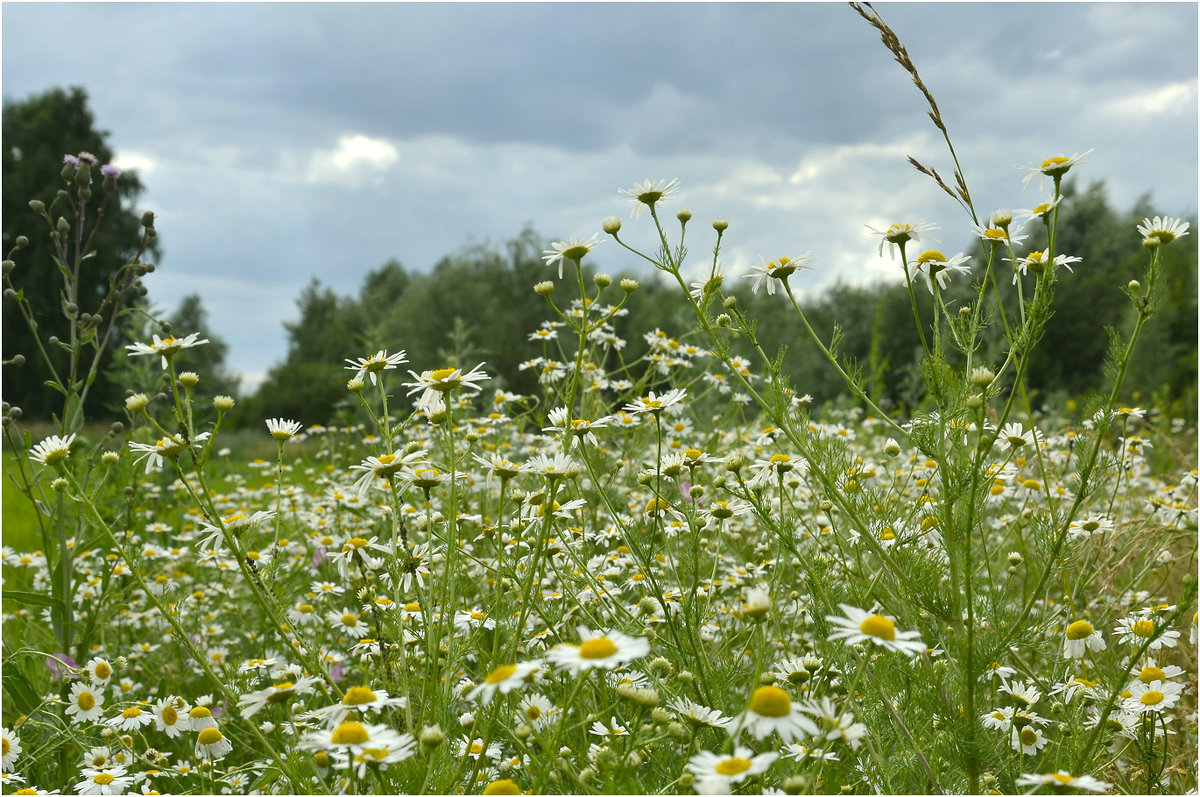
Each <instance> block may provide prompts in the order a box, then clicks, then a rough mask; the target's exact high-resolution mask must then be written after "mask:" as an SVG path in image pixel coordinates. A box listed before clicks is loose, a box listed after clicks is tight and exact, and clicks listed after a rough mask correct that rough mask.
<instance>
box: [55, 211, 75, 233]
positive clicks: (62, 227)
mask: <svg viewBox="0 0 1200 797" xmlns="http://www.w3.org/2000/svg"><path fill="white" fill-rule="evenodd" d="M55 229H57V230H58V233H59V235H66V234H67V233H69V232H70V231H71V224H70V222H68V221H67V220H66V219H65V218H63V217H62V216H59V217H58V224H56V225H55Z"/></svg>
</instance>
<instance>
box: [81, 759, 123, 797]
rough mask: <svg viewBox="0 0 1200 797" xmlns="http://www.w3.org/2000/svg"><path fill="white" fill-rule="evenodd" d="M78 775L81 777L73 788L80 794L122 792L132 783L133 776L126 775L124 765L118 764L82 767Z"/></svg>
mask: <svg viewBox="0 0 1200 797" xmlns="http://www.w3.org/2000/svg"><path fill="white" fill-rule="evenodd" d="M79 775H80V777H81V778H82V779H81V780H80V781H79V782H78V783H76V784H75V786H74V788H75V791H77V792H79V793H80V794H124V793H125V792H126V790H127V789H128V788H129V787H130V786H131V785H132V784H133V776H132V775H127V774H126V769H125V767H123V766H120V765H117V766H112V767H105V768H103V769H93V768H92V767H84V768H83V769H81V770H80V771H79Z"/></svg>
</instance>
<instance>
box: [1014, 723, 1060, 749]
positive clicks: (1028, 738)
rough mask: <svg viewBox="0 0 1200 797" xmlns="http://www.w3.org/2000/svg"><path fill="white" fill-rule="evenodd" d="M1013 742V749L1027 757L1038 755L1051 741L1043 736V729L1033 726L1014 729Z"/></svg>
mask: <svg viewBox="0 0 1200 797" xmlns="http://www.w3.org/2000/svg"><path fill="white" fill-rule="evenodd" d="M1011 741H1012V749H1014V750H1016V751H1017V752H1019V753H1023V754H1025V755H1037V753H1038V751H1039V750H1041V749H1042V748H1043V747H1045V746H1046V745H1047V744H1049V743H1050V740H1049V739H1047V738H1046V737H1045V736H1043V735H1042V729H1041V728H1035V727H1034V726H1032V725H1026V726H1025V727H1023V728H1013V729H1012V739H1011Z"/></svg>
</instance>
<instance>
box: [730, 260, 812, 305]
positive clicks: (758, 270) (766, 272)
mask: <svg viewBox="0 0 1200 797" xmlns="http://www.w3.org/2000/svg"><path fill="white" fill-rule="evenodd" d="M758 260H759V264H758V265H757V266H753V267H751V269H750V273H749V274H747V275H746V278H747V279H750V278H753V279H754V284H753V285H752V286H750V290H751V291H752V292H754V293H758V288H759V286H760V285H762V284H763V282H766V283H767V295H768V296H774V295H775V280H780V281H781V282H782V281H783V280H785V279H787V278H788V277H790V276H791V275H793V274H795V273H796V272H797V271H799V270H801V269H804V268H807V267H808V264H809V263H811V262H812V261H813V258H812V257H810V256H808V255H801V256H800V257H796V258H792V257H777V258H775V259H774V260H771V261H769V262H768V261H767V260H765V259H763V257H762V255H759V257H758Z"/></svg>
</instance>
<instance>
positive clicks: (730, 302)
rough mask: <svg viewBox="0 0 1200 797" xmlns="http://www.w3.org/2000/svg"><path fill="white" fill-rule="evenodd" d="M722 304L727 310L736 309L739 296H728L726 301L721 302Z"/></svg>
mask: <svg viewBox="0 0 1200 797" xmlns="http://www.w3.org/2000/svg"><path fill="white" fill-rule="evenodd" d="M721 305H722V306H723V307H724V308H725V309H726V310H733V309H736V308H737V297H736V296H726V297H725V301H723V302H721Z"/></svg>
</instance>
